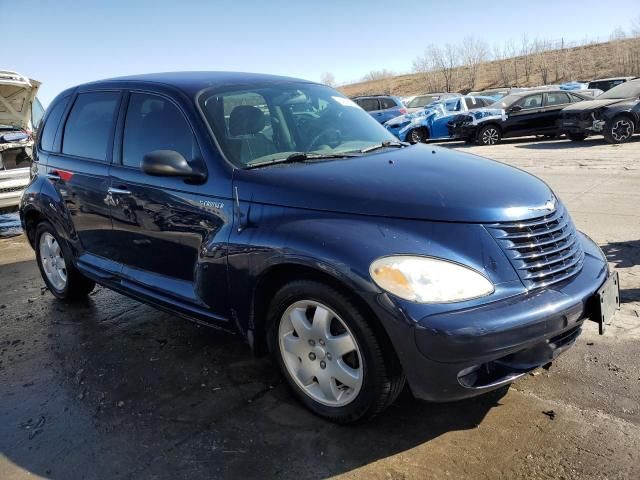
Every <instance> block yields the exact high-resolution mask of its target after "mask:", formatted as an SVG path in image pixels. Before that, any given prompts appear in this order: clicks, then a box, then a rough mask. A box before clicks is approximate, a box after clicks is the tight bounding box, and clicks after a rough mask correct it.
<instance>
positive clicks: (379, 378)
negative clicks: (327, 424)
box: [267, 280, 405, 424]
mask: <svg viewBox="0 0 640 480" xmlns="http://www.w3.org/2000/svg"><path fill="white" fill-rule="evenodd" d="M365 318H366V316H365V315H364V314H363V312H362V311H361V310H360V309H359V308H358V306H357V305H356V304H355V303H354V302H353V300H352V299H351V298H349V297H348V296H346V295H344V294H343V293H342V292H340V291H338V290H336V289H334V288H332V287H330V286H328V285H325V284H323V283H320V282H317V281H313V280H296V281H293V282H291V283H289V284H287V285H285V286H284V287H282V288H281V289H280V290H279V291H278V292H277V293H276V295H275V296H274V298H273V301H272V302H271V305H270V307H269V311H268V316H267V319H268V321H269V329H268V343H269V348H270V350H271V353H272V355H273V357H274V360H275V362H276V363H277V365H278V367H279V368H280V371H281V372H282V375H283V376H284V378H285V379H286V381H287V383H288V385H289V386H290V387H291V389H292V390H293V392H294V393H295V395H296V396H297V397H298V399H299V400H300V401H301V403H302V404H303V405H305V406H306V407H307V408H308V409H309V410H311V412H313V413H315V414H316V415H318V416H320V417H322V418H324V419H326V420H330V421H332V422H336V423H343V424H344V423H353V422H357V421H363V420H367V419H369V418H371V417H373V416H375V415H377V414H378V413H380V412H382V411H383V410H384V409H385V408H387V407H388V406H389V405H391V403H393V401H394V400H395V399H396V398H397V396H398V395H399V394H400V392H401V391H402V388H403V387H404V384H405V376H404V374H403V373H402V369H401V367H400V363H399V361H398V359H397V357H396V355H395V352H394V351H393V347H392V345H391V342H390V341H389V340H388V339H387V338H386V337H384V336H383V335H379V334H377V333H376V332H375V331H374V329H373V328H372V326H371V325H370V324H369V323H368V322H367V320H366V319H365ZM322 319H324V320H325V321H324V322H323V321H322ZM321 325H325V327H324V328H323V327H322V326H321ZM327 332H328V333H327ZM316 337H317V338H316ZM350 342H351V343H350ZM338 348H340V349H341V350H342V351H343V352H347V353H338V352H337V351H336V349H338ZM332 351H333V352H332ZM346 367H348V368H346ZM345 371H346V372H349V375H345ZM334 374H335V377H334V376H333V375H334ZM338 378H340V379H342V380H343V381H344V382H345V383H342V382H340V380H338ZM325 392H328V394H327V393H325Z"/></svg>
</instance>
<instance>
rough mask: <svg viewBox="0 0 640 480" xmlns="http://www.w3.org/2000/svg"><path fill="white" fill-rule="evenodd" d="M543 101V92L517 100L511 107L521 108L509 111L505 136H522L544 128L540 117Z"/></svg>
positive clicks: (505, 124) (504, 130)
mask: <svg viewBox="0 0 640 480" xmlns="http://www.w3.org/2000/svg"><path fill="white" fill-rule="evenodd" d="M542 101H543V99H542V93H535V94H533V95H527V96H525V97H522V98H521V99H520V100H518V101H517V102H515V103H514V104H513V105H512V106H511V108H513V107H519V108H520V110H518V111H514V110H511V109H510V111H508V112H507V115H508V116H507V120H506V122H504V124H503V125H504V128H503V136H509V137H521V136H526V135H533V134H535V133H536V132H538V131H539V130H540V129H541V128H542V122H541V119H540V113H541V112H542Z"/></svg>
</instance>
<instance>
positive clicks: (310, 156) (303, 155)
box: [245, 152, 359, 170]
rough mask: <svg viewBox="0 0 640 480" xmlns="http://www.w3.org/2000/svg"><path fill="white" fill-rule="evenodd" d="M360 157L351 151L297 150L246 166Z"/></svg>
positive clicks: (247, 167) (255, 166)
mask: <svg viewBox="0 0 640 480" xmlns="http://www.w3.org/2000/svg"><path fill="white" fill-rule="evenodd" d="M352 157H359V155H354V154H351V153H311V152H295V153H292V154H291V155H289V156H287V157H284V158H276V159H273V160H267V161H266V162H257V163H249V164H247V166H246V167H245V168H246V169H247V170H250V169H252V168H259V167H266V166H267V165H275V164H280V163H302V162H305V161H307V160H324V159H328V158H352Z"/></svg>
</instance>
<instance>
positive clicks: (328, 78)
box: [320, 72, 336, 87]
mask: <svg viewBox="0 0 640 480" xmlns="http://www.w3.org/2000/svg"><path fill="white" fill-rule="evenodd" d="M320 83H323V84H325V85H327V86H329V87H335V86H336V77H334V76H333V73H331V72H324V73H323V74H322V75H321V76H320Z"/></svg>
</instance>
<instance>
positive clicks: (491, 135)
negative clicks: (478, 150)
mask: <svg viewBox="0 0 640 480" xmlns="http://www.w3.org/2000/svg"><path fill="white" fill-rule="evenodd" d="M500 140H502V131H501V130H500V127H498V126H497V125H485V126H484V127H482V128H481V129H480V130H479V131H478V135H477V136H476V142H477V143H478V145H497V144H498V143H500Z"/></svg>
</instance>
